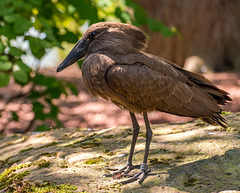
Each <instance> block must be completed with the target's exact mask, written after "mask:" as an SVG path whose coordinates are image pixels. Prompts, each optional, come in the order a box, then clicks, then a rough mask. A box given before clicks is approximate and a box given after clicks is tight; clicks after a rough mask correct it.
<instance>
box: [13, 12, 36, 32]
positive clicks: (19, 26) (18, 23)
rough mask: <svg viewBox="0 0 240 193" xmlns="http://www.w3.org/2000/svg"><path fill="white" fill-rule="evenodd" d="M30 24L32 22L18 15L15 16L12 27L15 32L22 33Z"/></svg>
mask: <svg viewBox="0 0 240 193" xmlns="http://www.w3.org/2000/svg"><path fill="white" fill-rule="evenodd" d="M29 19H30V18H29ZM31 26H32V23H31V22H30V21H29V20H27V19H25V18H23V17H21V16H20V15H19V16H18V17H17V18H15V21H14V26H13V27H14V30H15V32H16V33H17V34H22V33H24V32H26V31H28V29H29V28H30V27H31Z"/></svg>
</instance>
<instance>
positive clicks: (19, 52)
mask: <svg viewBox="0 0 240 193" xmlns="http://www.w3.org/2000/svg"><path fill="white" fill-rule="evenodd" d="M23 53H24V52H23V51H22V50H20V49H19V48H16V47H12V46H10V54H12V55H13V56H21V55H23Z"/></svg>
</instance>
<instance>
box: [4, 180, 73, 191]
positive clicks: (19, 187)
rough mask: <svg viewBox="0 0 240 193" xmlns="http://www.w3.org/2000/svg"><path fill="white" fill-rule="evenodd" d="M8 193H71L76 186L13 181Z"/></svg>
mask: <svg viewBox="0 0 240 193" xmlns="http://www.w3.org/2000/svg"><path fill="white" fill-rule="evenodd" d="M7 189H8V192H24V193H30V192H35V193H49V192H54V193H72V192H75V191H74V190H77V187H76V186H72V185H70V184H60V185H56V184H53V183H51V182H44V183H38V182H34V183H33V182H30V181H21V180H15V181H14V182H13V184H12V185H11V186H9V187H8V188H7Z"/></svg>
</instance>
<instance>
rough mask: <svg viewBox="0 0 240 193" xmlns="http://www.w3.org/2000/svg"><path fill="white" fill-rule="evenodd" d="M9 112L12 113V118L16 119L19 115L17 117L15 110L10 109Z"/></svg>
mask: <svg viewBox="0 0 240 193" xmlns="http://www.w3.org/2000/svg"><path fill="white" fill-rule="evenodd" d="M11 114H12V120H13V121H18V119H19V117H18V115H17V113H16V112H15V111H11Z"/></svg>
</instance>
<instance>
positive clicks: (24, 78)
mask: <svg viewBox="0 0 240 193" xmlns="http://www.w3.org/2000/svg"><path fill="white" fill-rule="evenodd" d="M13 76H14V78H15V80H16V81H17V82H20V83H27V82H28V75H27V73H26V72H25V71H23V70H21V69H20V70H17V71H15V72H13Z"/></svg>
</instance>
